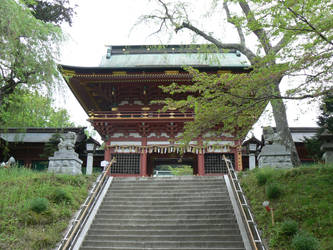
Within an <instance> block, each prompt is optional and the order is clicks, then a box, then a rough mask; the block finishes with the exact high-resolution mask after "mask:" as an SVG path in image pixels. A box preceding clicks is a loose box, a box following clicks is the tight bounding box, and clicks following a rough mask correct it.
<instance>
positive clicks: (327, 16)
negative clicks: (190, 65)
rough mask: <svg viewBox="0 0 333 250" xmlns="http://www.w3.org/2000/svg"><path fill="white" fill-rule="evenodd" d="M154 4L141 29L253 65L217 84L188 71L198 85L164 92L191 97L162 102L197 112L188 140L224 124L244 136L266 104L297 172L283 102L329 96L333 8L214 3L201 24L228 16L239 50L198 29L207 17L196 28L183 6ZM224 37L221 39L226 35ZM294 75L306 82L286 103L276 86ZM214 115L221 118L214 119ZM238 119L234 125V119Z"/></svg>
mask: <svg viewBox="0 0 333 250" xmlns="http://www.w3.org/2000/svg"><path fill="white" fill-rule="evenodd" d="M155 2H157V3H158V4H159V6H160V7H159V8H158V9H157V10H155V11H154V12H153V13H150V14H148V15H144V16H143V17H142V18H141V20H140V22H142V21H144V22H149V23H152V22H153V23H155V24H157V25H158V28H157V31H156V33H158V32H162V31H167V32H170V31H172V32H173V31H174V32H176V33H177V32H181V31H190V32H191V33H192V34H193V36H195V37H200V38H203V39H204V40H206V41H208V42H210V43H211V44H213V45H214V46H215V49H216V48H217V49H225V50H230V49H235V50H238V51H240V52H241V53H243V54H244V55H245V56H246V57H247V58H248V60H249V61H250V63H251V65H252V71H251V72H250V73H249V74H248V75H247V77H244V76H243V75H237V76H232V75H231V74H226V75H223V76H216V77H215V78H214V77H213V76H212V77H209V76H206V75H205V74H203V73H200V72H197V71H195V70H193V69H191V70H190V73H192V74H193V75H194V80H195V81H196V82H195V83H194V85H193V86H191V87H188V86H185V87H183V86H179V85H177V84H174V85H173V87H172V88H169V89H168V88H166V89H165V90H166V91H169V92H171V93H177V92H190V93H195V94H193V95H190V96H189V98H188V99H187V100H182V101H180V102H179V101H178V102H177V101H172V100H170V99H169V100H166V101H165V104H167V105H168V106H169V107H170V106H174V107H178V108H184V109H185V108H193V109H194V110H195V112H196V120H195V121H194V122H193V123H190V124H188V125H187V130H188V131H190V132H188V133H187V134H188V135H191V134H193V132H195V131H198V132H200V133H201V132H203V131H204V130H206V129H207V128H212V127H214V126H215V125H217V124H220V123H221V122H223V125H224V126H225V124H228V123H229V126H227V128H231V127H235V128H236V129H240V131H243V130H242V128H245V129H246V128H248V126H249V125H250V123H249V122H246V120H247V119H248V120H249V121H252V120H253V119H254V118H256V117H258V116H259V115H260V113H261V112H262V106H265V105H266V104H267V102H268V101H270V103H271V105H272V108H273V116H274V119H275V122H276V127H277V131H278V133H279V135H280V137H281V141H282V143H283V144H284V145H285V146H286V147H287V148H289V149H290V151H291V160H292V162H293V164H294V165H299V164H300V161H299V158H298V155H297V151H296V147H295V145H294V143H293V140H292V137H291V134H290V131H289V126H288V121H287V116H286V110H285V106H284V103H283V99H304V98H314V97H318V96H320V95H323V94H326V93H329V92H331V91H332V66H331V65H332V58H333V42H332V38H333V18H332V15H331V13H332V9H333V8H332V7H333V5H332V2H331V1H330V0H323V1H319V0H311V1H292V0H290V1H289V0H275V1H270V0H269V1H268V0H234V1H222V0H212V1H211V4H212V8H211V9H210V12H209V13H205V14H206V15H205V17H208V18H210V17H212V16H218V17H221V19H223V16H225V21H226V22H224V24H223V25H225V26H226V25H227V23H228V24H229V25H232V26H233V27H234V29H235V31H237V33H238V36H239V41H238V42H236V43H223V41H222V39H223V37H222V39H220V38H219V37H218V36H217V35H214V33H212V32H211V31H209V30H207V29H205V27H202V26H201V23H204V22H203V19H204V17H202V19H200V22H197V21H195V20H194V19H191V16H190V14H189V13H191V10H190V9H189V8H190V6H189V5H188V4H187V3H184V2H181V1H164V0H156V1H155ZM205 2H207V1H205ZM231 10H235V11H234V12H232V11H231ZM218 11H220V12H219V13H218ZM223 13H224V14H225V15H224V14H223ZM212 26H214V25H213V24H211V25H210V26H209V27H212ZM223 35H224V37H226V34H223ZM248 35H251V36H252V37H255V38H256V45H255V49H251V47H249V46H248V44H247V43H246V39H248ZM213 49H214V48H213ZM295 74H297V75H304V76H306V80H305V81H304V82H302V83H299V84H297V85H296V86H293V87H292V88H290V89H289V91H288V92H287V93H286V95H284V96H283V95H282V94H281V91H280V86H279V85H280V83H281V80H282V79H283V77H284V76H287V75H295ZM208 78H209V80H208V81H207V79H208ZM234 83H236V84H234ZM241 83H244V84H243V85H242V84H241ZM256 86H257V87H256ZM215 92H218V94H219V95H216V94H215ZM220 106H224V108H220ZM217 107H219V108H217ZM218 109H219V110H220V112H218V111H217V112H216V110H218ZM252 111H255V112H253V113H252ZM223 112H224V115H223ZM244 112H245V113H244ZM204 114H207V115H204ZM220 115H221V116H220ZM235 115H237V119H234V117H235ZM197 118H199V119H197ZM239 123H240V124H239ZM232 125H233V126H232ZM239 125H240V126H239ZM189 128H192V130H191V129H190V130H189ZM194 135H197V133H195V134H194Z"/></svg>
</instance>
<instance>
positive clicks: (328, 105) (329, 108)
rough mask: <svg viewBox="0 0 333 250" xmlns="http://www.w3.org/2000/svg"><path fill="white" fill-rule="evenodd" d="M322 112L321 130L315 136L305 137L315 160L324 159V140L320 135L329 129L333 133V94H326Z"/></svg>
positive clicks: (319, 122)
mask: <svg viewBox="0 0 333 250" xmlns="http://www.w3.org/2000/svg"><path fill="white" fill-rule="evenodd" d="M320 110H321V114H320V116H319V117H318V121H317V124H318V125H319V130H318V132H317V134H316V135H315V136H314V137H311V138H305V140H304V143H305V147H306V149H307V151H308V153H309V155H310V156H311V157H312V158H313V160H315V161H320V160H321V159H322V154H323V152H322V151H321V150H320V147H321V144H322V141H321V139H320V135H321V134H322V133H323V132H324V131H325V130H327V131H328V132H330V133H333V95H332V94H331V95H325V96H324V97H323V98H322V104H321V105H320Z"/></svg>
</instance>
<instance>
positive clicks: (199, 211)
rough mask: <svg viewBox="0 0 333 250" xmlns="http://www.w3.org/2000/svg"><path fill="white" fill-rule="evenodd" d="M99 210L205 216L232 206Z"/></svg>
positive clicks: (227, 210)
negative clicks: (216, 207)
mask: <svg viewBox="0 0 333 250" xmlns="http://www.w3.org/2000/svg"><path fill="white" fill-rule="evenodd" d="M99 212H101V213H107V214H112V213H115V214H119V213H123V214H129V213H134V214H140V213H141V214H174V215H177V214H189V215H192V214H205V215H207V216H209V215H212V214H221V213H229V212H232V213H233V209H232V206H228V207H224V208H218V209H209V210H207V209H202V208H196V207H195V208H190V209H178V210H169V209H167V208H165V207H164V208H163V209H151V208H146V209H128V210H124V209H115V208H103V207H100V209H99Z"/></svg>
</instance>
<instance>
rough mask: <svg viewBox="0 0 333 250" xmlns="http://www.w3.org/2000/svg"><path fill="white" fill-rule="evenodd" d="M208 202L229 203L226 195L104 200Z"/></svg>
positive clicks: (133, 197)
mask: <svg viewBox="0 0 333 250" xmlns="http://www.w3.org/2000/svg"><path fill="white" fill-rule="evenodd" d="M166 200H168V201H193V200H195V201H208V200H217V201H224V200H228V201H230V198H229V196H228V195H226V194H225V195H219V196H187V197H148V196H146V197H137V196H132V197H123V196H112V195H110V196H108V197H105V198H104V201H114V202H121V201H134V202H135V201H141V202H160V201H166Z"/></svg>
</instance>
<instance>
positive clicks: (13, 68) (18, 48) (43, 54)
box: [0, 0, 63, 105]
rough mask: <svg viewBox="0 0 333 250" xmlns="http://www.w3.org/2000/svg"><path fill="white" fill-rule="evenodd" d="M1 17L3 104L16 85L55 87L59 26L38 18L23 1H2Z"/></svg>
mask: <svg viewBox="0 0 333 250" xmlns="http://www.w3.org/2000/svg"><path fill="white" fill-rule="evenodd" d="M30 2H31V1H30ZM0 17H1V18H0V34H1V42H0V51H1V54H0V105H1V104H2V101H3V99H4V97H6V96H8V95H9V94H11V93H12V92H13V91H14V90H15V89H17V88H23V87H25V88H29V89H32V88H33V89H43V90H46V89H48V90H51V88H54V87H55V84H53V83H54V80H55V77H58V76H59V74H58V71H57V64H56V61H55V60H56V59H57V57H58V55H59V51H60V49H59V43H60V42H61V41H62V40H63V38H62V34H61V30H60V28H59V27H58V26H55V25H53V24H50V23H45V22H43V21H40V20H38V19H36V18H35V17H34V16H33V15H32V14H31V11H30V10H29V9H27V8H26V6H25V5H24V4H21V2H20V1H13V0H2V1H1V5H0Z"/></svg>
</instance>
